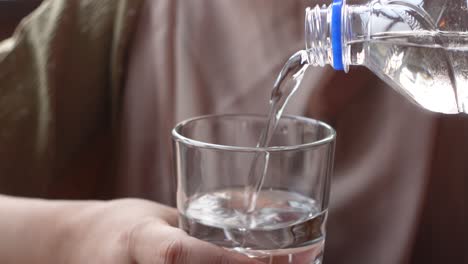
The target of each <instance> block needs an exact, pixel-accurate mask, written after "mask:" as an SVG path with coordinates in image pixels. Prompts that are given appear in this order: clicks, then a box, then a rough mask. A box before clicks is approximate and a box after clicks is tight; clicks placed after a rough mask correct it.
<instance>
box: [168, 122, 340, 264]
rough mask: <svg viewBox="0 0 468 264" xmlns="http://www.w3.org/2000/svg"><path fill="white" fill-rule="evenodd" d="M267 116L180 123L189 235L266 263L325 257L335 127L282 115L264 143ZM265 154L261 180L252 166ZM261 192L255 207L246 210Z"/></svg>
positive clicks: (178, 152)
mask: <svg viewBox="0 0 468 264" xmlns="http://www.w3.org/2000/svg"><path fill="white" fill-rule="evenodd" d="M265 125H266V118H265V117H264V116H257V115H213V116H204V117H197V118H193V119H190V120H187V121H184V122H181V123H179V124H178V125H177V126H176V127H175V128H174V130H173V132H172V135H173V142H174V155H175V165H176V173H177V182H178V183H177V208H178V210H179V224H180V227H181V228H182V229H184V230H185V231H186V232H187V233H188V234H190V235H191V236H193V237H196V238H198V239H201V240H204V241H208V242H211V243H213V244H216V245H218V246H221V247H224V248H227V249H229V250H235V251H238V252H241V253H243V254H246V255H248V256H250V257H253V258H257V259H259V260H260V261H264V262H265V263H281V264H283V263H295V264H305V263H307V264H309V263H314V264H318V263H321V261H322V255H323V249H324V243H325V224H326V219H327V207H328V198H329V192H330V177H331V174H332V171H333V157H334V145H335V137H336V134H335V131H334V130H333V128H332V127H330V126H329V125H327V124H325V123H323V122H320V121H317V120H313V119H308V118H304V117H296V116H285V117H282V118H281V120H280V122H279V124H278V127H277V129H276V130H275V134H274V136H273V139H272V141H271V143H270V146H271V147H268V148H257V147H256V145H257V141H258V139H259V138H260V134H261V133H262V130H263V128H264V127H265ZM259 157H262V158H263V160H264V161H265V160H266V161H267V164H268V166H267V169H266V171H265V177H264V179H263V182H262V187H261V189H260V191H259V192H258V193H257V195H252V192H253V190H254V189H255V188H252V186H253V185H255V182H256V181H257V180H258V177H260V178H261V176H262V175H261V174H260V175H257V179H255V181H254V182H252V179H251V177H249V172H250V169H251V167H252V164H253V163H254V161H255V160H258V159H259ZM251 197H255V198H256V203H255V207H254V210H247V208H248V205H249V204H250V200H249V199H250V198H251Z"/></svg>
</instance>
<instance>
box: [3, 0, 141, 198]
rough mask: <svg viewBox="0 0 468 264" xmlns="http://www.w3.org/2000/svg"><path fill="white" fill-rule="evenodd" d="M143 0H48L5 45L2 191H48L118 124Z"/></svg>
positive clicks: (10, 192)
mask: <svg viewBox="0 0 468 264" xmlns="http://www.w3.org/2000/svg"><path fill="white" fill-rule="evenodd" d="M141 2H142V1H140V0H46V1H44V2H43V3H42V4H41V6H40V7H38V8H37V9H36V10H35V11H34V12H33V13H32V14H30V15H29V16H28V17H26V18H25V19H24V20H23V21H22V22H21V24H20V25H19V26H18V28H17V30H16V32H15V34H14V35H13V36H12V37H11V38H10V39H7V40H5V41H3V42H0V193H8V194H15V195H27V196H44V195H46V193H47V188H48V187H47V186H48V185H49V183H50V181H53V180H54V178H55V177H61V175H60V174H61V173H60V172H61V171H62V170H63V169H64V168H65V167H66V166H67V164H69V163H70V162H72V161H73V159H74V155H76V153H78V152H79V151H80V149H81V148H83V147H85V146H86V144H87V140H89V139H90V138H91V137H93V135H94V134H96V133H99V132H100V131H102V130H104V129H110V128H111V127H112V125H113V124H112V123H113V121H112V120H113V119H115V118H116V113H117V112H118V105H119V98H120V93H121V91H120V90H121V86H122V78H123V72H124V60H125V51H126V50H127V47H128V45H129V42H130V37H131V33H132V32H133V30H134V28H133V27H134V24H135V21H136V20H137V14H138V13H139V12H138V11H139V8H140V5H141Z"/></svg>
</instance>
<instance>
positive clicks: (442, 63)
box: [306, 0, 468, 113]
mask: <svg viewBox="0 0 468 264" xmlns="http://www.w3.org/2000/svg"><path fill="white" fill-rule="evenodd" d="M467 5H468V1H467V0H374V1H371V2H369V3H367V4H364V5H349V4H346V3H345V2H344V0H334V2H333V4H331V5H329V6H316V7H315V8H308V9H307V10H306V50H307V51H308V54H309V56H308V57H309V58H308V60H309V63H310V64H313V65H316V66H324V65H326V64H330V65H332V66H333V68H334V69H336V70H344V71H346V72H347V71H348V69H349V67H350V66H351V65H363V66H366V67H367V68H369V69H370V70H371V71H373V72H374V73H375V74H377V75H378V76H379V77H380V78H381V79H382V80H384V81H385V82H387V83H388V84H390V85H391V86H392V87H393V88H394V89H396V90H397V91H398V92H399V93H401V94H403V95H404V96H405V97H406V98H408V99H410V100H411V101H413V102H415V103H416V104H418V105H420V106H422V107H424V108H426V109H428V110H431V111H435V112H441V113H459V112H464V113H468V6H467Z"/></svg>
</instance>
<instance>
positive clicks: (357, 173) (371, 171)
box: [0, 0, 468, 264]
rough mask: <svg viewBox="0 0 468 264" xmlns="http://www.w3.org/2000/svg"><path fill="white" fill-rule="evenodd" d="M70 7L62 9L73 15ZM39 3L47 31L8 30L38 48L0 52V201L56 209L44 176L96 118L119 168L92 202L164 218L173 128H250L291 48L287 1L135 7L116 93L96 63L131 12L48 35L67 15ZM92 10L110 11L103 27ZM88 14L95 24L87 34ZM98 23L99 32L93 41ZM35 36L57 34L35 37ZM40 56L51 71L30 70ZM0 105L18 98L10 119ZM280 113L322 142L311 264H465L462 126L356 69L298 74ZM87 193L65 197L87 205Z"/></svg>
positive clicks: (295, 32)
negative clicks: (137, 202)
mask: <svg viewBox="0 0 468 264" xmlns="http://www.w3.org/2000/svg"><path fill="white" fill-rule="evenodd" d="M72 2H73V3H78V2H77V1H68V2H66V3H68V4H67V5H65V6H72V7H69V8H72V9H70V10H74V9H73V8H78V7H77V6H74V7H73V5H72V4H71V3H72ZM51 3H52V1H50V2H46V4H44V5H43V7H42V9H40V10H38V11H36V13H35V15H33V16H31V17H30V18H29V19H30V20H39V19H40V18H37V17H41V16H43V17H47V18H49V19H45V18H44V20H45V22H44V23H43V24H40V23H39V24H37V23H32V22H30V23H29V24H28V23H25V24H23V28H25V29H24V30H26V31H28V30H29V29H28V28H36V31H35V32H36V33H34V34H35V35H34V34H33V33H28V34H26V33H19V36H21V35H26V36H30V38H29V39H28V38H27V39H26V40H27V41H26V42H24V43H36V42H35V39H36V38H40V37H43V38H45V39H47V40H49V39H53V40H55V42H47V43H53V45H48V46H44V45H43V44H41V45H35V46H34V47H35V48H34V49H33V48H31V47H29V48H26V49H24V48H20V49H18V48H15V45H14V42H11V41H9V42H8V41H7V42H4V43H2V44H1V45H0V46H1V47H3V49H7V50H9V52H8V54H9V55H8V56H7V57H10V58H11V56H19V55H17V54H21V51H18V50H26V51H28V52H29V53H26V54H25V55H22V56H25V58H24V59H21V60H20V63H19V62H18V63H17V64H15V65H14V66H12V65H11V64H10V63H11V62H10V63H6V62H5V61H8V60H5V58H2V55H0V122H1V124H2V128H0V138H3V140H1V139H0V146H2V147H1V148H0V153H2V154H0V190H2V191H3V190H4V191H5V192H9V193H16V194H31V195H41V196H49V197H50V196H54V197H55V196H59V197H70V194H69V193H64V194H61V195H57V194H56V193H54V194H53V195H51V192H53V191H52V188H47V186H49V187H50V186H53V185H54V183H55V182H57V181H64V179H65V180H66V182H72V181H73V180H76V179H74V178H73V177H71V176H67V175H62V174H61V171H60V170H59V169H57V168H61V167H63V168H65V167H66V166H67V160H68V159H73V157H75V156H76V155H77V154H76V153H79V152H80V148H84V146H87V145H89V144H90V143H89V142H90V141H89V140H88V139H90V138H92V135H94V134H99V133H100V131H102V130H105V127H109V126H110V125H109V124H110V121H109V120H111V114H110V113H111V111H112V112H114V113H116V119H114V120H116V121H118V122H114V123H113V124H114V126H113V127H114V129H113V132H114V134H118V136H119V137H118V141H117V142H118V144H117V145H116V146H118V148H117V151H115V154H117V155H116V156H117V157H116V158H117V160H118V161H119V162H118V163H117V165H116V166H115V168H116V170H114V173H112V174H109V175H97V176H96V177H97V178H99V179H96V182H98V181H99V182H100V188H94V189H92V188H91V189H92V190H94V193H95V196H97V197H99V195H101V190H102V188H103V187H105V188H104V189H106V191H107V192H109V190H111V192H112V194H113V196H118V197H120V196H138V197H144V198H149V199H153V200H156V201H161V202H164V203H168V204H173V201H174V195H175V193H174V178H173V173H172V172H171V165H170V157H171V155H170V152H171V145H170V130H171V128H172V127H173V126H174V124H175V123H176V122H178V121H181V120H183V119H185V118H187V117H192V116H196V115H200V114H207V113H229V112H231V113H232V112H250V113H265V112H266V109H267V98H268V96H269V93H270V89H271V88H270V87H271V85H272V83H273V80H274V78H275V75H276V74H277V73H278V71H279V69H280V68H281V66H282V63H284V61H285V60H286V58H287V57H288V56H289V55H290V54H292V53H293V52H294V51H295V50H297V49H300V48H301V47H303V30H302V28H303V25H302V24H303V14H304V7H305V4H304V3H301V2H299V1H283V0H255V1H252V0H236V1H232V0H197V1H177V0H153V1H146V3H145V4H144V7H143V8H142V9H141V14H140V15H139V16H138V18H139V19H138V24H137V27H136V34H135V36H134V38H133V41H132V45H131V49H130V57H129V61H128V62H129V63H128V71H126V78H125V83H124V86H125V89H123V90H122V89H120V85H119V84H120V82H119V81H118V80H120V78H119V77H118V76H120V74H121V73H122V72H121V71H120V70H116V67H117V68H120V67H121V66H122V65H125V64H122V63H121V62H122V59H121V60H116V59H111V58H115V57H117V58H124V55H122V54H125V53H124V52H123V51H122V50H128V49H125V47H127V44H128V41H125V39H126V36H128V34H124V33H122V32H125V31H122V28H126V27H125V26H127V25H131V21H132V19H131V18H132V17H134V16H135V15H133V16H132V14H135V13H134V12H133V11H136V10H138V9H132V8H124V7H123V5H125V3H126V4H130V3H131V5H133V4H135V3H136V1H128V2H126V1H110V0H109V1H104V0H102V1H84V0H82V1H80V3H81V5H80V7H82V6H84V7H87V9H85V10H87V11H86V12H83V13H81V12H80V13H78V15H76V17H73V16H70V15H67V16H64V15H62V19H58V20H53V19H52V18H53V17H55V16H57V15H58V14H64V13H66V12H69V13H70V12H72V11H70V10H68V9H67V8H64V7H65V6H63V3H64V1H53V3H54V4H55V6H56V7H55V8H52V5H51ZM59 3H62V7H60V4H59ZM101 4H102V6H101ZM114 5H115V6H114ZM44 6H46V7H47V6H49V10H48V9H47V8H45V7H44ZM107 6H114V7H113V8H111V9H109V10H113V11H112V12H107V11H106V12H104V11H103V10H108V9H106V7H107ZM116 6H118V7H116ZM115 8H117V9H115ZM80 10H82V9H80ZM116 10H118V11H116ZM53 12H55V13H53ZM51 13H53V14H55V16H51V15H50V14H51ZM75 14H76V13H75ZM93 14H96V18H97V17H99V20H96V19H95V20H93V19H88V18H89V17H93ZM72 17H73V18H74V19H73V18H72ZM81 17H83V18H82V19H80V18H81ZM110 17H112V18H110ZM85 18H87V19H85ZM46 21H47V22H46ZM72 21H75V22H72ZM76 21H80V23H78V22H76ZM101 21H108V23H109V24H106V23H104V24H106V25H107V27H102V28H101V27H99V24H100V23H101ZM118 21H127V22H128V23H123V22H118ZM36 25H37V26H36ZM40 25H49V26H51V25H54V28H55V29H57V30H54V31H53V33H54V34H50V33H49V32H46V33H44V34H38V33H37V32H41V30H40V28H41V26H40ZM70 25H72V26H70ZM116 25H120V26H121V27H122V28H119V27H117V26H116ZM70 27H71V29H73V31H70ZM45 28H47V27H45ZM58 29H61V30H58ZM42 30H44V29H42ZM71 32H74V33H73V34H71ZM90 32H95V34H92V33H90ZM111 36H112V37H111ZM118 36H121V38H119V37H118ZM91 37H92V38H91ZM83 38H84V39H85V40H84V41H81V39H83ZM90 38H91V39H90ZM17 39H18V37H17ZM101 42H102V46H101V44H100V43H101ZM12 43H13V44H12ZM63 43H65V44H63ZM78 43H79V45H78ZM116 43H120V44H116ZM116 46H117V47H122V49H121V50H120V53H119V52H115V47H116ZM5 47H6V48H5ZM97 47H100V48H97ZM38 50H39V51H40V50H42V52H45V51H53V52H52V53H50V54H51V56H41V53H37V51H38ZM26 51H24V52H26ZM31 52H36V53H34V54H31ZM0 54H1V53H0ZM3 54H4V53H3ZM12 54H13V55H12ZM37 54H38V55H37ZM116 54H117V55H116ZM119 54H121V55H119ZM3 57H4V55H3ZM44 57H46V58H48V59H49V60H51V61H53V62H54V63H49V64H47V65H49V66H48V67H45V66H44V65H46V64H44V63H45V61H44ZM17 58H18V57H17ZM54 58H57V59H54ZM10 60H11V59H10ZM46 61H47V60H46ZM26 62H27V63H26ZM83 62H84V63H83ZM41 63H43V64H41ZM23 68H32V69H40V72H37V71H32V70H31V71H27V72H26V73H22V69H23ZM5 72H7V73H8V72H10V73H9V74H11V75H8V74H7V75H6V74H5ZM11 72H13V73H11ZM44 73H45V75H44ZM38 76H39V77H38ZM41 76H42V77H41ZM44 76H47V78H44ZM116 76H117V77H116ZM30 78H31V80H29V79H30ZM34 78H37V79H34ZM24 80H29V81H28V82H27V83H24V84H22V83H23V82H24ZM50 80H53V81H50ZM22 87H23V88H22ZM5 91H6V92H5ZM119 94H123V95H124V96H123V97H121V96H120V95H119ZM6 95H7V96H9V97H6ZM5 98H18V99H16V100H18V101H17V102H18V103H17V104H16V105H17V107H16V108H14V107H12V104H11V102H16V101H12V99H8V100H7V99H5ZM31 98H35V99H34V100H33V101H31ZM109 98H117V99H114V100H112V101H111V100H110V99H109ZM118 98H123V100H122V101H121V103H119V100H118ZM20 99H21V100H20ZM45 102H46V103H45ZM21 109H26V110H24V112H22V111H19V110H21ZM288 112H289V113H294V114H301V115H307V116H311V117H315V118H320V119H322V120H325V121H327V122H329V123H331V124H332V125H333V126H334V127H335V128H336V129H337V132H338V139H337V151H336V169H335V175H334V178H333V183H332V194H331V204H330V216H329V225H328V237H327V247H326V256H325V263H329V264H333V263H336V264H341V263H347V264H348V263H357V264H395V263H467V262H466V261H465V260H466V255H464V254H465V253H464V252H465V251H466V249H467V248H466V247H467V246H466V245H468V241H467V236H466V234H467V229H466V228H467V227H466V211H467V208H466V201H467V200H468V199H467V194H466V192H465V186H466V180H465V178H466V175H467V174H468V173H467V172H468V163H466V161H465V159H466V157H467V156H468V155H467V154H468V139H467V138H465V137H464V135H465V134H466V133H467V131H468V121H467V120H466V117H464V116H453V117H440V116H438V115H435V114H430V113H427V112H424V111H423V110H420V109H418V108H416V107H415V106H413V105H411V104H410V103H408V102H406V101H405V99H403V98H402V97H401V96H399V95H398V94H396V93H395V92H394V91H393V90H392V89H390V88H388V87H387V86H386V85H384V84H382V83H381V82H380V81H378V80H377V79H376V78H375V77H372V75H371V74H369V73H368V72H367V71H365V70H353V72H352V73H351V74H349V75H343V74H335V73H333V72H332V71H331V70H330V69H328V68H327V69H312V70H310V71H309V73H308V74H307V77H306V81H305V84H304V85H303V86H302V88H301V89H300V91H299V92H298V94H297V95H296V96H295V98H294V100H293V101H292V102H291V103H290V105H289V108H288ZM5 116H7V118H5ZM106 120H107V121H106ZM9 122H12V123H9ZM3 124H7V125H6V126H4V125H3ZM103 127H104V128H103ZM7 128H8V129H7ZM117 128H121V129H117ZM11 129H13V130H11ZM116 132H121V133H116ZM5 135H6V136H5ZM44 138H46V139H48V140H44ZM19 164H23V165H24V164H28V165H29V164H32V166H31V167H29V166H19ZM51 168H54V169H51ZM12 179H14V180H12ZM78 182H79V181H78ZM94 183H95V182H92V183H89V184H94ZM8 184H9V185H8ZM87 184H88V183H87ZM87 184H82V185H75V186H74V187H75V188H74V191H75V192H77V193H79V192H80V191H83V192H84V191H89V187H88V185H87ZM5 186H6V187H5Z"/></svg>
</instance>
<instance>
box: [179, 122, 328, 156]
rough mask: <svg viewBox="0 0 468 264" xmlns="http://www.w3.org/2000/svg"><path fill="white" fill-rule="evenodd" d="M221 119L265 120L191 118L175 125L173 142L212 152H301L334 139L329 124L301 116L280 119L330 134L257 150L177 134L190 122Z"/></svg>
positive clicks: (256, 148)
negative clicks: (307, 140) (309, 140)
mask: <svg viewBox="0 0 468 264" xmlns="http://www.w3.org/2000/svg"><path fill="white" fill-rule="evenodd" d="M222 117H244V118H252V117H256V118H259V117H264V118H266V116H265V115H260V114H213V115H202V116H197V117H192V118H189V119H186V120H184V121H181V122H179V123H177V124H176V126H175V127H174V128H173V129H172V139H173V140H175V141H179V142H182V143H184V144H187V145H190V146H193V147H198V148H204V149H212V150H222V151H232V152H280V151H296V150H302V149H308V148H313V147H317V146H322V145H326V144H328V143H331V142H333V141H334V140H335V139H336V131H335V129H334V128H333V127H332V126H330V125H329V124H327V123H325V122H323V121H320V120H317V119H313V118H308V117H303V116H296V115H283V116H282V117H281V118H282V119H283V118H287V119H291V120H297V121H300V122H302V123H315V124H318V125H319V126H322V127H325V128H326V129H327V130H328V131H330V134H329V135H328V136H326V137H324V138H322V139H320V140H316V141H311V142H307V143H303V144H298V145H292V146H272V147H262V148H258V147H240V146H232V145H221V144H215V143H208V142H203V141H200V140H196V139H191V138H188V137H186V136H184V135H182V134H181V133H179V131H178V130H180V128H182V127H183V126H186V125H187V124H189V123H191V122H195V121H198V120H203V119H217V118H222Z"/></svg>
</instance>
